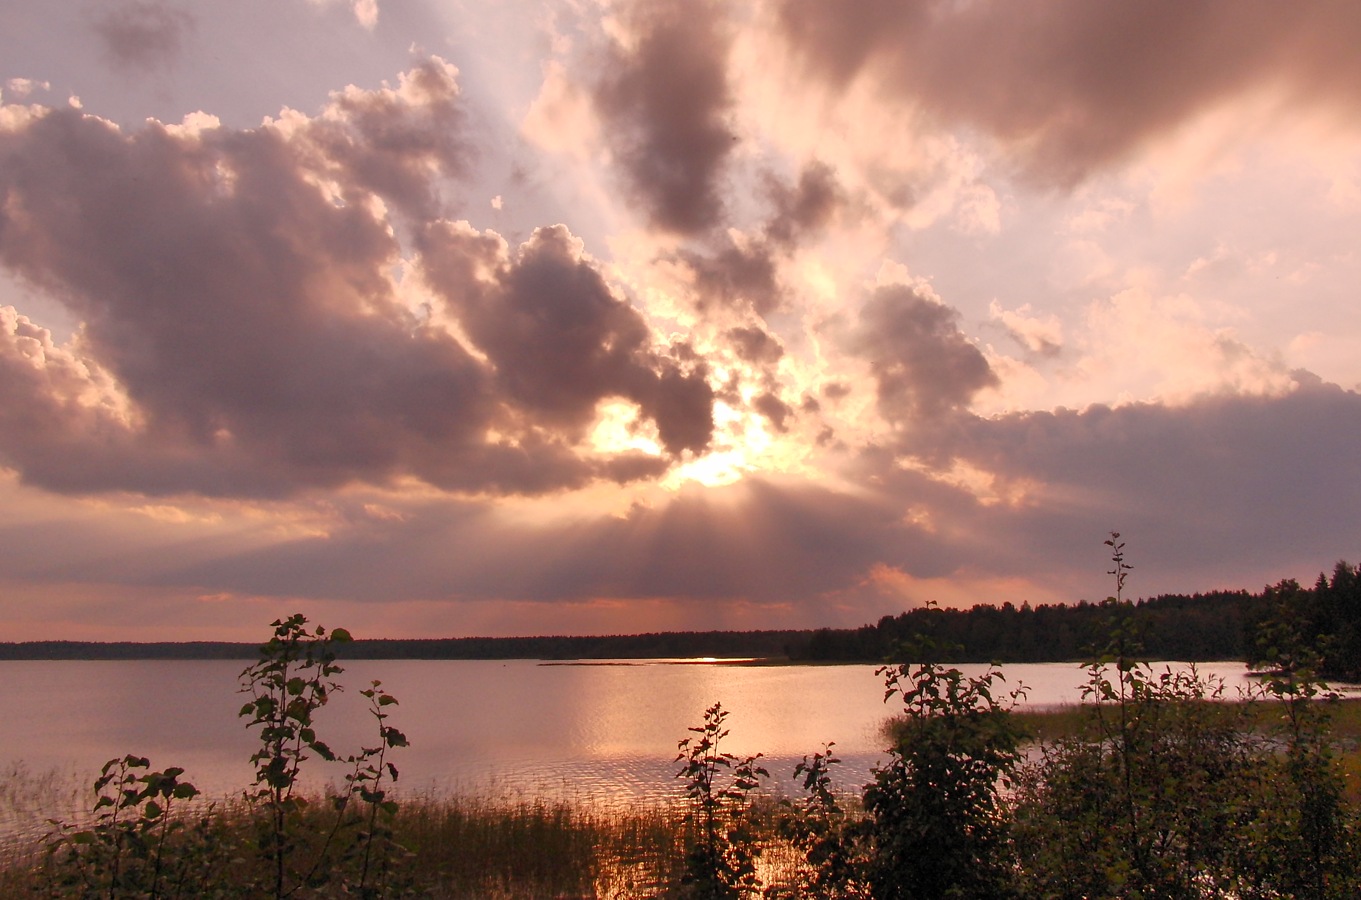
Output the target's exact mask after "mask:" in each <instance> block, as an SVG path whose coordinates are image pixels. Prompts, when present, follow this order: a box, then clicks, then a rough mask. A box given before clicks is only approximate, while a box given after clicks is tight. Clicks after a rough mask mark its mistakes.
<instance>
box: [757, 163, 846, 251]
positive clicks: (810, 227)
mask: <svg viewBox="0 0 1361 900" xmlns="http://www.w3.org/2000/svg"><path fill="white" fill-rule="evenodd" d="M767 190H768V192H769V194H770V199H771V201H772V204H773V206H774V211H773V213H772V215H771V217H770V219H769V221H768V222H767V223H766V236H767V237H769V238H770V239H771V240H772V241H774V242H775V243H777V244H779V245H781V246H785V247H788V246H791V245H793V244H794V243H796V242H797V240H798V238H800V237H802V236H803V235H805V234H807V233H809V232H815V231H817V230H819V229H822V228H825V227H826V226H827V225H828V224H830V223H831V221H832V219H833V218H834V217H835V215H836V212H837V210H838V209H839V208H840V207H841V206H842V205H843V204H845V202H846V197H845V192H844V191H843V190H842V187H841V185H840V183H839V182H838V181H837V179H836V173H835V172H833V171H832V168H831V166H828V165H827V164H826V163H821V162H813V163H810V164H809V165H808V166H806V167H805V168H804V170H803V171H802V172H801V173H800V174H799V180H798V183H797V184H795V185H787V184H785V183H783V182H781V181H779V180H778V179H775V178H770V179H769V180H768V181H767Z"/></svg>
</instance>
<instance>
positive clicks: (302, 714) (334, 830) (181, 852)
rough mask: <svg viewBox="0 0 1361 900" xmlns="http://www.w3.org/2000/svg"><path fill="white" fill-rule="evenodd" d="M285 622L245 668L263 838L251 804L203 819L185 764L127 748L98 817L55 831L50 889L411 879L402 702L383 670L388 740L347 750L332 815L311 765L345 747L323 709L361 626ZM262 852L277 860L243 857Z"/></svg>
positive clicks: (251, 891)
mask: <svg viewBox="0 0 1361 900" xmlns="http://www.w3.org/2000/svg"><path fill="white" fill-rule="evenodd" d="M272 627H273V628H274V633H273V636H272V637H271V638H270V640H269V641H268V642H267V643H265V644H264V645H263V646H261V647H260V651H259V652H260V659H259V661H258V662H256V663H255V664H254V665H252V666H250V667H248V668H247V669H246V670H245V671H243V672H242V673H241V682H242V687H241V692H242V693H246V694H249V695H250V700H249V701H248V702H247V703H246V704H245V705H243V706H242V707H241V711H240V715H241V716H242V717H243V718H246V719H248V722H247V727H248V728H252V729H257V730H258V737H259V741H260V743H259V747H258V748H257V749H256V751H255V752H254V753H252V754H251V757H250V761H251V763H252V765H254V767H255V779H254V782H253V785H252V786H251V788H250V789H248V790H247V791H246V792H245V794H244V795H243V800H244V804H245V815H246V817H247V818H249V819H250V820H251V821H252V824H253V826H254V827H253V828H252V829H250V830H251V831H253V840H252V841H250V846H249V847H247V846H245V844H244V843H243V842H242V841H241V840H240V829H233V827H232V826H234V825H235V824H237V820H238V818H239V815H238V812H239V811H234V812H232V813H230V814H227V813H216V814H215V813H214V808H213V807H207V808H202V807H200V808H198V809H197V810H195V811H196V812H197V817H194V816H192V815H175V814H172V806H173V805H175V803H176V801H180V802H181V803H184V802H188V801H192V800H193V799H194V798H195V797H197V796H198V791H197V789H195V788H194V786H193V785H191V784H189V783H188V782H185V781H182V780H180V776H181V775H182V774H183V770H182V769H179V768H169V769H166V770H165V771H163V772H153V771H149V770H150V762H149V761H148V760H146V759H144V758H142V757H136V756H126V757H123V758H122V759H114V760H110V761H109V762H108V763H106V764H105V766H104V768H103V770H102V772H101V774H100V777H99V778H98V779H97V780H96V781H95V786H94V788H95V794H96V798H97V799H96V802H95V805H94V810H93V818H94V824H93V826H91V827H89V828H85V829H78V828H74V827H72V826H67V825H60V824H58V830H57V831H56V832H55V833H54V834H53V836H52V837H51V838H50V839H49V842H48V852H47V858H46V863H45V865H44V867H43V871H44V873H45V875H46V878H45V882H44V889H45V890H46V891H47V892H48V893H49V894H50V895H52V896H67V895H71V896H80V897H99V896H103V897H109V898H111V900H112V898H116V897H151V898H158V897H206V896H215V897H237V896H240V897H260V896H272V897H276V898H281V897H286V896H317V895H319V894H324V895H326V896H332V895H336V894H345V895H351V896H359V897H381V896H388V895H390V894H391V893H392V892H393V889H394V888H400V887H401V885H400V884H397V883H396V881H395V880H394V879H393V878H392V874H393V870H394V866H393V864H394V862H395V861H396V860H398V859H399V858H404V857H405V856H406V853H405V851H404V850H403V848H402V847H400V846H399V845H398V844H397V842H396V840H395V838H394V827H393V823H394V818H395V816H396V814H397V803H396V801H395V800H393V799H392V798H391V797H390V796H389V791H390V786H391V784H392V783H393V782H395V781H396V780H397V768H396V766H394V765H393V764H392V762H391V761H390V760H389V759H388V754H389V751H391V750H393V749H396V748H398V747H405V746H406V745H407V739H406V735H404V734H403V733H402V732H401V731H399V730H398V729H397V728H395V727H393V726H391V725H389V724H387V718H388V709H389V708H390V707H392V706H394V705H396V703H397V700H396V698H395V697H393V696H392V695H391V694H388V693H387V692H386V691H385V690H383V688H382V684H381V682H378V681H374V682H372V684H371V685H370V687H369V688H367V689H365V690H363V691H361V692H360V694H361V696H363V697H364V698H365V699H366V700H368V704H369V713H370V715H371V716H372V717H373V719H374V722H375V725H376V727H377V732H378V740H377V741H376V743H375V745H374V746H372V747H365V748H363V749H362V750H361V751H360V752H359V753H356V754H352V755H349V756H347V757H346V758H345V762H346V763H347V764H348V765H349V767H350V770H349V772H348V774H346V775H345V779H344V780H345V790H344V791H343V792H342V793H340V794H339V795H337V796H334V797H332V798H331V813H330V815H329V817H328V816H326V815H324V814H320V812H321V811H320V810H316V809H313V808H311V807H312V804H311V803H310V802H309V801H308V799H307V798H306V797H305V796H304V795H303V794H302V792H301V791H300V788H301V775H302V768H303V763H304V762H305V761H307V760H308V759H311V758H313V757H317V758H320V759H323V760H329V761H334V760H336V758H337V757H336V754H335V753H334V752H333V751H332V750H331V748H330V747H329V746H327V745H326V744H325V743H324V742H323V741H322V740H321V739H320V738H319V737H318V735H317V732H316V729H315V726H314V722H313V717H314V715H315V713H316V712H317V710H319V709H320V708H321V707H322V706H324V705H325V704H326V702H327V700H328V698H329V697H330V695H331V694H332V693H334V692H336V691H338V690H340V685H339V684H338V682H337V681H336V680H335V679H336V676H338V675H339V674H340V673H341V671H342V669H341V667H340V666H339V665H337V664H336V662H335V654H334V652H333V651H332V645H333V643H334V642H342V641H348V640H349V639H350V636H349V634H348V633H347V632H346V631H344V630H343V629H336V630H335V631H333V632H331V633H330V634H327V632H326V629H325V628H322V627H317V628H316V629H314V630H310V631H309V630H308V628H307V619H306V618H304V617H303V616H301V615H294V616H290V617H289V618H287V619H281V620H278V621H276V622H274V623H272ZM249 850H253V851H254V852H255V854H256V855H257V856H258V861H259V862H260V863H263V867H261V866H258V865H251V864H250V863H249V862H248V860H246V859H245V858H244V857H243V856H242V854H243V852H247V851H249ZM399 880H400V879H398V880H397V881H399Z"/></svg>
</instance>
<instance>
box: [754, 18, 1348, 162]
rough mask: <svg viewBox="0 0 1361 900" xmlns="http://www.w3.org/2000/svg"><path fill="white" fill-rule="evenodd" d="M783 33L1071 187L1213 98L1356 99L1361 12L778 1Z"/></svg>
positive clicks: (810, 55) (829, 72)
mask: <svg viewBox="0 0 1361 900" xmlns="http://www.w3.org/2000/svg"><path fill="white" fill-rule="evenodd" d="M780 14H781V22H782V26H783V31H784V34H785V36H786V37H787V38H788V40H789V41H790V42H791V43H792V45H793V46H794V47H795V48H796V49H797V51H798V52H799V53H800V55H802V56H803V57H804V58H805V59H806V60H807V61H808V62H809V63H810V64H811V66H812V69H813V70H814V71H816V72H817V73H818V74H819V75H820V76H821V77H823V78H825V79H827V80H828V81H830V82H831V83H832V84H834V85H838V86H844V85H845V84H846V83H847V82H848V81H850V80H851V79H852V78H854V77H856V76H857V75H859V74H861V73H865V74H868V75H869V76H870V77H871V78H873V79H874V80H875V82H876V83H877V84H879V85H880V86H881V87H882V88H883V90H884V91H885V93H886V94H888V95H890V96H894V97H897V98H898V99H900V100H902V101H904V102H906V103H908V104H911V105H914V106H920V107H922V108H924V109H926V110H927V111H929V112H931V113H933V114H935V115H936V116H938V117H939V118H941V119H942V120H945V121H950V122H963V123H965V124H969V125H973V126H978V127H982V128H983V129H985V130H987V131H990V132H991V133H992V134H994V135H995V136H997V137H998V138H1000V139H1001V140H1002V141H1004V142H1006V143H1008V144H1011V145H1012V146H1013V147H1015V148H1016V149H1017V151H1018V152H1019V153H1020V154H1021V157H1022V158H1023V160H1024V165H1025V166H1026V167H1027V168H1028V169H1029V170H1030V171H1031V172H1032V174H1035V175H1037V176H1039V177H1041V178H1044V179H1046V180H1050V181H1055V182H1059V183H1071V182H1073V181H1076V180H1078V179H1080V178H1081V177H1083V176H1084V175H1085V174H1086V173H1088V172H1089V171H1091V170H1093V169H1094V168H1097V167H1100V166H1102V165H1103V164H1106V163H1110V162H1112V161H1118V160H1120V159H1122V158H1123V157H1125V156H1126V155H1127V154H1129V153H1130V152H1132V151H1133V150H1135V149H1136V148H1137V147H1138V146H1139V145H1140V144H1141V143H1142V142H1143V141H1145V140H1146V139H1148V138H1150V137H1152V136H1155V135H1158V134H1160V133H1163V132H1166V131H1167V130H1169V129H1171V128H1173V127H1175V126H1177V125H1178V124H1180V123H1182V122H1184V121H1186V120H1187V119H1188V118H1189V117H1191V116H1193V115H1195V114H1196V113H1198V112H1200V111H1202V110H1205V109H1207V108H1209V107H1211V106H1213V105H1214V104H1216V103H1219V102H1222V101H1225V100H1228V99H1231V98H1233V97H1235V96H1237V95H1241V94H1244V93H1247V92H1250V91H1253V90H1256V89H1266V90H1269V91H1276V92H1278V93H1279V96H1280V100H1281V103H1282V104H1283V108H1284V107H1285V106H1310V105H1319V104H1328V105H1330V106H1332V107H1333V108H1334V109H1335V110H1337V111H1338V112H1340V113H1341V114H1342V115H1344V116H1346V117H1348V118H1349V119H1352V120H1353V121H1355V119H1356V112H1355V111H1356V110H1357V109H1358V108H1361V107H1359V106H1358V102H1361V56H1358V54H1357V53H1356V52H1355V48H1356V47H1357V46H1358V44H1359V43H1361V7H1358V6H1357V5H1356V4H1354V3H1348V2H1342V0H1334V2H1323V3H1290V4H1268V3H1249V4H1242V3H1210V4H1204V3H1183V2H1181V0H1149V2H1143V3H1136V4H1126V3H1090V2H1087V0H1045V2H1041V3H1025V4H1020V3H1009V2H1002V0H979V2H971V3H956V2H952V0H928V2H922V3H899V2H896V0H867V2H864V3H859V4H857V5H856V9H855V14H854V15H848V14H847V12H846V7H845V5H844V4H843V3H841V2H838V0H784V2H783V4H782V5H781V7H780Z"/></svg>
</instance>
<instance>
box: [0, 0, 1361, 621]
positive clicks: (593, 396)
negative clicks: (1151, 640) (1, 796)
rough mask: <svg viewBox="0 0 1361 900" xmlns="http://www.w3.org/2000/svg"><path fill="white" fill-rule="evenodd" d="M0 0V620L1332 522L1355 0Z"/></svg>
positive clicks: (479, 603)
mask: <svg viewBox="0 0 1361 900" xmlns="http://www.w3.org/2000/svg"><path fill="white" fill-rule="evenodd" d="M855 9H856V14H855V15H849V14H848V13H847V6H846V4H845V3H844V2H842V0H731V2H719V0H694V2H687V3H683V4H682V3H674V2H664V0H619V2H615V0H533V2H531V0H523V2H522V0H507V2H502V3H484V2H476V3H474V2H466V3H465V2H461V0H233V2H231V3H207V2H194V0H101V2H93V0H45V2H43V3H27V2H22V0H0V640H33V639H50V638H71V639H84V640H199V639H224V640H257V639H263V637H264V636H266V634H267V625H268V622H269V621H270V620H272V619H274V618H277V617H278V616H280V615H286V614H288V613H291V612H294V611H300V612H303V613H304V614H306V615H307V616H309V618H311V619H313V620H314V621H318V622H321V623H323V624H327V625H331V626H345V627H348V628H349V629H351V630H352V631H353V632H354V633H355V634H356V635H357V636H360V637H443V636H462V635H533V634H551V633H574V634H592V633H636V632H646V631H658V630H710V629H750V628H810V627H823V626H828V627H853V626H858V625H860V624H863V623H866V622H874V621H876V620H877V619H878V618H879V617H881V616H884V615H894V614H897V613H899V612H902V611H903V610H906V609H911V608H914V607H917V606H920V605H922V604H924V603H928V602H935V603H938V604H940V605H941V606H970V605H973V604H975V603H1002V602H1013V603H1016V604H1018V605H1019V604H1021V603H1023V602H1029V603H1031V604H1039V603H1060V602H1075V601H1077V600H1080V599H1086V600H1092V601H1095V600H1101V599H1104V598H1105V597H1106V596H1107V595H1109V594H1111V593H1113V583H1112V578H1111V576H1110V575H1108V574H1107V572H1108V570H1109V569H1110V567H1111V563H1110V560H1109V558H1108V554H1109V548H1108V547H1106V546H1104V545H1103V541H1105V540H1106V539H1107V537H1108V536H1109V533H1110V532H1112V531H1118V532H1120V534H1121V535H1122V537H1121V540H1123V541H1124V542H1125V543H1126V550H1125V553H1126V559H1127V561H1128V562H1129V563H1130V564H1131V565H1133V567H1134V568H1133V570H1132V571H1131V572H1130V574H1129V579H1128V581H1127V583H1126V593H1127V594H1129V595H1131V596H1136V597H1137V596H1153V595H1156V594H1159V593H1165V592H1177V593H1190V592H1194V591H1205V590H1214V589H1221V588H1230V589H1237V588H1247V589H1250V590H1257V589H1260V588H1261V587H1262V586H1264V585H1266V584H1268V583H1274V582H1277V581H1279V580H1281V579H1284V578H1298V579H1300V580H1301V581H1304V582H1306V583H1312V580H1313V578H1314V577H1315V576H1316V575H1317V573H1318V572H1319V571H1321V570H1331V568H1332V566H1333V564H1334V563H1335V562H1336V561H1338V560H1339V559H1349V560H1352V561H1357V560H1359V559H1361V543H1358V540H1357V538H1358V533H1359V532H1358V526H1361V451H1359V450H1358V448H1361V393H1358V391H1359V390H1361V303H1358V302H1357V297H1356V292H1357V289H1358V285H1361V257H1358V238H1361V56H1358V54H1356V52H1355V48H1356V47H1357V46H1359V45H1361V6H1358V5H1356V4H1355V3H1352V2H1349V0H1331V2H1330V0H1320V2H1316V3H1310V4H1267V3H1259V4H1252V3H1248V4H1244V3H1232V4H1230V3H1207V4H1187V3H1183V2H1180V0H1146V2H1143V3H1139V4H1114V3H1101V4H1097V3H1090V2H1088V0H1041V2H1036V3H1027V4H1015V3H1009V2H1004V0H923V2H920V3H912V4H905V3H900V2H896V0H864V2H862V3H858V4H856V6H855Z"/></svg>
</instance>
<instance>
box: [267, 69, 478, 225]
mask: <svg viewBox="0 0 1361 900" xmlns="http://www.w3.org/2000/svg"><path fill="white" fill-rule="evenodd" d="M284 124H285V125H288V124H289V123H288V121H287V119H285V122H284ZM300 124H301V127H300V128H299V129H298V131H299V134H298V135H297V137H298V138H299V139H305V140H306V141H308V142H310V143H312V144H313V145H314V146H315V150H316V153H317V154H318V159H319V161H321V163H322V165H323V166H324V167H325V168H326V169H327V170H329V171H330V172H331V173H332V174H333V177H334V178H335V179H336V181H337V183H338V184H339V185H341V186H343V188H344V189H346V190H347V191H348V193H349V194H350V196H348V197H347V198H346V199H347V200H348V201H349V202H362V201H363V198H364V195H365V194H366V193H373V194H377V195H379V196H381V197H383V198H384V199H385V200H387V201H388V202H391V203H394V204H396V205H397V206H398V208H399V209H401V210H402V211H403V212H405V213H407V214H408V215H410V216H413V217H415V218H417V219H423V218H430V217H433V216H435V215H437V214H438V213H439V212H441V203H440V200H439V197H438V193H437V191H438V186H439V179H440V178H441V177H444V178H451V177H457V176H462V175H464V174H466V172H467V170H468V167H469V165H470V164H471V158H472V154H473V150H472V147H471V146H470V141H469V139H468V137H467V129H466V127H465V125H464V109H463V105H462V103H461V102H460V98H459V88H458V70H457V69H456V68H454V67H453V66H452V65H450V64H449V63H447V62H445V61H444V60H442V59H439V58H438V57H432V58H430V59H426V60H423V61H421V62H420V63H418V64H417V65H416V66H415V67H414V68H412V69H411V70H410V71H409V72H404V73H403V74H402V75H401V77H400V78H399V80H398V84H397V87H395V88H392V87H387V86H384V87H383V88H381V89H378V90H360V89H359V88H356V87H353V86H351V87H349V88H346V89H345V90H343V91H340V92H337V93H335V94H333V95H332V96H331V102H330V104H329V105H328V106H327V108H326V110H325V111H324V112H323V114H322V115H321V116H319V117H317V118H315V119H304V120H303V121H302V122H301V123H300Z"/></svg>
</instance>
